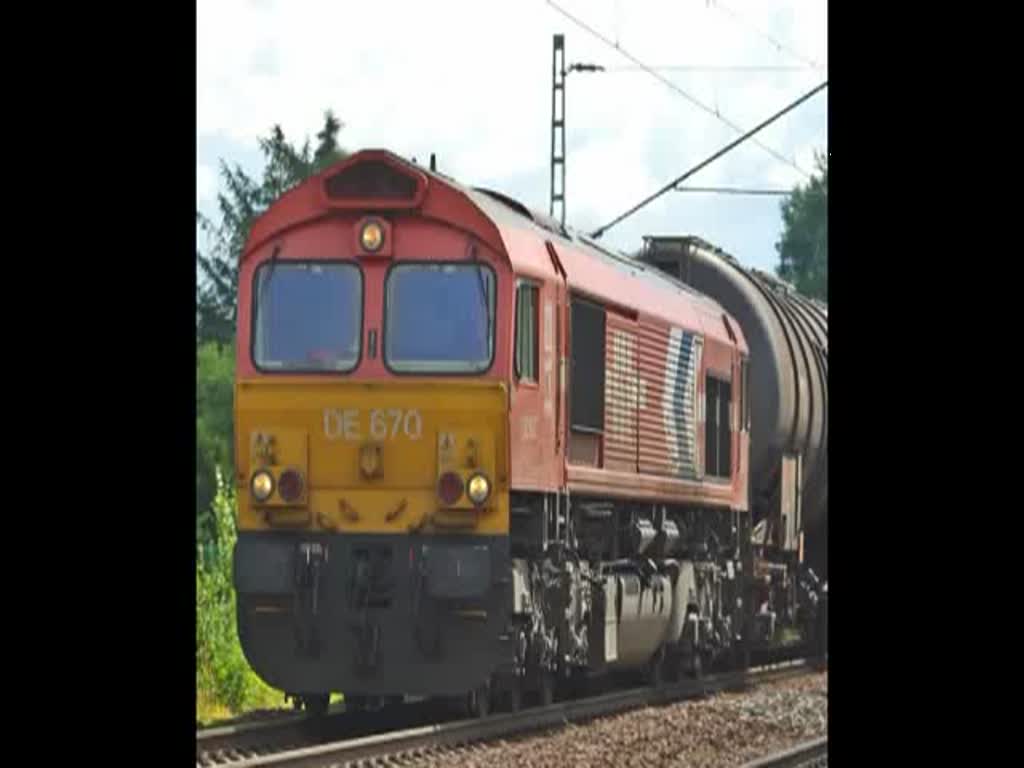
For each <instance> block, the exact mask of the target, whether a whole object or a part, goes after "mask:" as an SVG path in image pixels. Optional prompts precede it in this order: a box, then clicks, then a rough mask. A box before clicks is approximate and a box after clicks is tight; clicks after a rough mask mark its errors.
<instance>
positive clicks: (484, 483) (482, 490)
mask: <svg viewBox="0 0 1024 768" xmlns="http://www.w3.org/2000/svg"><path fill="white" fill-rule="evenodd" d="M466 495H467V496H469V500H470V501H472V502H473V503H474V504H476V505H477V506H480V505H481V504H483V503H484V502H485V501H487V497H488V496H490V495H491V483H490V481H489V480H488V479H487V478H486V477H484V476H483V475H473V476H472V477H471V478H469V482H468V483H467V484H466Z"/></svg>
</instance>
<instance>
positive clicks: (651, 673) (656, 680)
mask: <svg viewBox="0 0 1024 768" xmlns="http://www.w3.org/2000/svg"><path fill="white" fill-rule="evenodd" d="M665 667H666V658H665V648H664V647H661V648H659V649H658V651H657V653H655V654H654V656H653V657H652V658H651V660H650V661H649V662H648V663H647V669H646V670H644V676H645V677H646V678H647V683H648V685H650V686H651V687H652V688H660V687H661V686H662V684H663V683H664V682H665V671H666V670H665Z"/></svg>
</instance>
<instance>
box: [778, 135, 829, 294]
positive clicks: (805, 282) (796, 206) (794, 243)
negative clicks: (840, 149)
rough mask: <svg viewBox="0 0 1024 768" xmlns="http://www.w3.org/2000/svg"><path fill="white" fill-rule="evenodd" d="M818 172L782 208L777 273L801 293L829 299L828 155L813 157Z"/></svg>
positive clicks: (798, 188) (797, 189)
mask: <svg viewBox="0 0 1024 768" xmlns="http://www.w3.org/2000/svg"><path fill="white" fill-rule="evenodd" d="M815 165H816V166H817V172H816V173H814V174H813V175H812V176H811V179H810V181H808V183H807V184H806V185H801V186H797V187H796V189H794V190H793V194H792V195H790V197H789V198H788V199H787V200H786V202H784V203H783V204H782V224H783V231H782V239H781V240H780V241H779V242H778V243H776V244H775V250H776V251H778V254H779V264H778V266H777V267H776V273H777V274H778V275H779V277H781V278H782V279H783V280H786V281H787V282H790V283H793V284H794V285H795V286H796V288H797V290H798V291H800V292H801V293H803V294H805V295H807V296H812V297H814V298H817V299H821V300H822V301H825V300H827V298H828V155H827V154H816V156H815Z"/></svg>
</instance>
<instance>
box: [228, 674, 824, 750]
mask: <svg viewBox="0 0 1024 768" xmlns="http://www.w3.org/2000/svg"><path fill="white" fill-rule="evenodd" d="M812 669H813V665H812V664H811V663H810V662H809V661H808V660H803V659H801V660H797V661H790V662H786V663H782V664H775V665H771V666H769V667H761V668H758V669H751V670H746V671H739V672H730V673H727V674H722V675H714V676H708V677H705V678H703V679H700V680H686V681H683V682H680V683H670V684H664V685H662V686H658V687H653V686H647V687H642V688H634V689H630V690H626V691H616V692H612V693H606V694H603V695H600V696H594V697H590V698H585V699H576V700H570V701H565V702H558V703H555V704H552V705H550V706H547V707H537V708H532V709H526V710H522V711H520V712H515V713H511V714H499V715H493V716H491V717H489V718H484V719H471V720H459V721H455V722H449V723H440V724H434V725H427V726H421V727H418V728H410V729H408V730H404V731H392V732H389V733H381V734H377V735H373V736H366V737H362V738H355V739H346V740H343V741H335V742H330V743H325V744H316V745H312V746H307V747H301V748H299V749H292V750H288V751H281V752H275V753H272V754H266V755H256V756H253V757H248V758H244V759H242V760H239V761H236V762H231V763H229V765H230V766H231V768H269V767H271V766H272V767H273V768H322V767H323V766H327V765H339V764H345V763H350V762H353V761H358V760H376V759H383V758H387V759H388V761H389V762H393V761H394V760H395V759H398V758H400V757H402V756H412V755H418V754H422V753H424V752H426V751H428V750H429V751H434V750H437V749H444V748H454V747H462V746H465V745H467V744H471V743H474V742H481V741H488V740H493V739H497V738H504V737H509V736H513V735H519V734H522V733H526V732H529V731H537V730H543V729H546V728H552V727H558V726H562V725H565V724H566V723H569V722H580V721H586V720H592V719H594V718H597V717H604V716H608V715H613V714H617V713H620V712H624V711H627V710H631V709H637V708H639V707H644V706H651V705H661V704H667V703H670V702H673V701H680V700H684V699H690V698H696V697H699V696H703V695H708V694H710V693H717V692H721V691H725V690H733V689H737V688H745V687H747V686H748V685H755V684H763V683H766V682H770V681H772V680H776V679H783V678H786V677H791V676H793V675H795V674H802V673H805V672H807V671H809V670H812Z"/></svg>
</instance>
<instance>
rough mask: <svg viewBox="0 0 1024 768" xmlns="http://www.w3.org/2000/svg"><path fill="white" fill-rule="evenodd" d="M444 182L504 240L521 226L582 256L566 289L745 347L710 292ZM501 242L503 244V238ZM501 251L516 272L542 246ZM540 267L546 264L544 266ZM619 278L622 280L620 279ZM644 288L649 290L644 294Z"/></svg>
mask: <svg viewBox="0 0 1024 768" xmlns="http://www.w3.org/2000/svg"><path fill="white" fill-rule="evenodd" d="M445 181H446V183H449V184H454V185H455V186H456V187H457V188H458V189H459V190H460V191H461V192H463V193H464V194H465V195H466V196H467V197H468V198H469V199H470V200H471V201H472V202H473V203H474V204H475V205H476V206H477V207H478V208H480V209H481V210H482V211H483V212H484V213H485V214H487V216H488V217H490V218H491V220H492V221H493V222H494V223H495V224H496V225H497V226H498V227H499V229H500V230H502V232H503V237H504V239H506V241H507V240H508V237H507V236H505V233H507V231H508V229H510V228H513V227H514V228H517V229H520V230H526V231H528V232H530V233H531V234H533V235H535V236H536V237H537V238H540V239H544V240H551V241H552V243H553V244H554V245H555V246H556V247H557V248H558V250H559V257H560V258H561V259H562V260H563V261H567V260H569V259H571V258H572V255H573V254H574V253H575V254H576V255H578V256H582V257H583V258H582V259H580V258H577V259H576V261H577V265H576V266H577V268H576V269H573V268H570V267H569V266H568V265H567V268H566V272H567V276H568V282H569V287H570V288H571V289H574V290H577V291H579V292H582V293H585V294H589V295H591V296H593V297H594V298H596V299H600V300H601V301H602V302H604V303H607V304H611V305H612V306H613V307H620V308H623V309H626V310H631V311H637V310H640V311H641V314H644V315H648V316H655V317H659V318H662V319H664V320H667V321H669V322H671V323H673V324H675V325H679V326H681V327H684V328H687V329H689V330H699V331H701V332H702V333H703V334H704V335H705V336H710V337H712V338H715V339H717V340H719V341H721V342H723V343H725V344H729V345H732V344H736V346H738V347H739V348H740V349H741V350H743V351H744V352H746V351H747V345H746V341H745V339H744V338H743V334H742V330H741V329H740V327H739V323H738V322H736V321H735V319H734V318H732V317H730V318H729V319H730V321H731V323H730V325H731V329H732V331H733V333H734V335H735V337H736V340H735V341H733V339H731V338H729V331H728V330H727V329H726V326H725V324H724V322H723V319H722V318H723V317H724V316H726V315H728V313H727V312H726V311H725V310H724V309H723V308H722V306H721V305H720V304H719V303H718V302H717V301H715V300H714V299H712V298H711V297H710V296H707V295H706V294H703V293H701V292H699V291H697V290H695V289H694V288H692V287H691V286H689V285H687V284H686V283H684V282H682V281H681V280H678V279H676V278H674V277H672V276H671V275H668V274H666V273H665V272H663V271H661V270H660V269H658V268H656V267H654V266H652V265H649V264H645V263H644V262H642V261H640V260H638V259H635V258H633V257H632V256H629V255H628V254H625V253H623V252H621V251H618V250H615V249H613V248H609V247H607V246H605V245H603V244H602V243H599V242H597V241H596V240H594V239H593V238H591V237H589V236H588V235H586V234H584V233H582V232H579V231H577V230H574V229H572V228H570V227H565V226H563V225H562V224H560V223H559V222H558V221H555V220H554V219H551V218H550V217H548V216H546V215H544V214H541V213H538V212H536V211H532V210H530V209H529V208H527V207H526V206H525V205H523V204H522V203H520V202H519V201H517V200H515V199H514V198H511V197H509V196H507V195H505V194H503V193H500V192H494V191H492V190H489V189H483V188H470V187H463V186H461V185H458V184H457V183H455V182H452V181H451V180H448V179H445ZM506 245H508V243H507V242H506ZM506 250H507V252H508V255H509V258H510V260H511V262H512V266H513V268H515V269H516V271H520V270H521V269H529V267H530V266H536V261H537V257H538V255H540V259H541V260H543V259H544V258H546V255H542V254H543V249H536V248H533V249H522V248H513V247H507V249H506ZM567 256H568V257H569V259H567ZM531 257H533V258H531ZM584 259H591V260H597V262H599V263H600V264H601V265H602V266H604V267H607V268H608V273H609V274H608V277H609V278H610V279H606V278H604V277H603V276H602V275H600V274H596V273H597V270H595V269H594V266H595V265H594V264H593V263H589V264H587V263H586V262H585V261H584ZM545 267H546V268H548V269H549V267H547V265H545ZM580 267H582V268H580ZM623 279H625V280H627V281H628V282H627V283H625V284H624V283H623V282H622V281H623ZM633 281H635V285H634V286H633V287H635V288H637V289H638V292H632V291H630V287H631V286H629V283H630V282H633ZM649 291H653V292H654V293H653V294H651V293H648V292H649ZM680 298H684V299H685V301H679V299H680ZM659 300H660V301H659Z"/></svg>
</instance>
